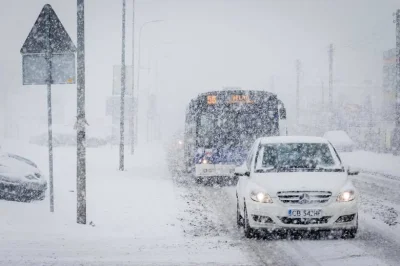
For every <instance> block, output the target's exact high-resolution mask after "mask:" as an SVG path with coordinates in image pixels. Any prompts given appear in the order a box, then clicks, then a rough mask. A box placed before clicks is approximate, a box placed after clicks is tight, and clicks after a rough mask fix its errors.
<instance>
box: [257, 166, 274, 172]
mask: <svg viewBox="0 0 400 266" xmlns="http://www.w3.org/2000/svg"><path fill="white" fill-rule="evenodd" d="M274 171H276V168H275V167H267V168H263V169H256V170H255V172H256V173H270V172H274Z"/></svg>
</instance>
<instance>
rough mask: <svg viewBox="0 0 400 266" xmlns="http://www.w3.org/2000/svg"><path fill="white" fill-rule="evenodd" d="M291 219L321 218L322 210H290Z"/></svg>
mask: <svg viewBox="0 0 400 266" xmlns="http://www.w3.org/2000/svg"><path fill="white" fill-rule="evenodd" d="M288 215H289V217H292V218H319V217H321V216H322V210H315V209H293V210H292V209H290V210H289V211H288Z"/></svg>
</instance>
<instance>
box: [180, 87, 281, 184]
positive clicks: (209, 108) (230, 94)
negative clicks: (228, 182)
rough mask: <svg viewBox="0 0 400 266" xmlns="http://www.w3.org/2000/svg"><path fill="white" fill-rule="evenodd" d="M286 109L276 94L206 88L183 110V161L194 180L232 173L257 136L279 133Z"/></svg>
mask: <svg viewBox="0 0 400 266" xmlns="http://www.w3.org/2000/svg"><path fill="white" fill-rule="evenodd" d="M284 119H286V109H285V107H284V105H283V103H282V101H280V100H279V99H278V97H277V95H276V94H273V93H270V92H267V91H259V90H242V89H234V90H222V91H210V92H206V93H202V94H200V95H198V96H197V97H196V98H194V99H192V100H191V101H190V103H189V105H188V107H187V109H186V119H185V131H184V163H185V169H187V173H188V174H189V175H192V176H194V178H195V179H196V181H197V182H198V183H200V182H202V181H205V179H208V180H209V181H212V180H213V178H217V177H218V178H221V177H222V178H223V179H225V178H229V177H233V176H234V171H235V168H236V167H237V166H239V165H241V164H242V163H243V162H244V160H245V158H246V156H247V152H248V150H249V148H250V146H251V145H252V144H253V142H254V141H255V140H256V139H257V138H259V137H266V136H278V135H280V127H279V122H280V120H284Z"/></svg>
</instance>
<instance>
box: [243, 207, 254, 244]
mask: <svg viewBox="0 0 400 266" xmlns="http://www.w3.org/2000/svg"><path fill="white" fill-rule="evenodd" d="M243 213H244V217H243V219H244V225H243V226H244V236H245V237H246V238H253V237H254V233H255V230H254V229H253V228H251V227H250V224H249V216H248V214H247V209H246V205H244V212H243Z"/></svg>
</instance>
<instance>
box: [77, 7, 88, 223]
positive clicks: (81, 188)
mask: <svg viewBox="0 0 400 266" xmlns="http://www.w3.org/2000/svg"><path fill="white" fill-rule="evenodd" d="M77 44H78V50H77V62H78V69H77V72H78V84H77V92H76V96H77V103H76V104H77V105H76V106H77V145H76V153H77V154H76V155H77V173H76V188H77V194H76V202H77V203H76V222H77V223H78V224H86V145H85V142H86V129H85V127H86V124H87V122H86V112H85V3H84V0H77Z"/></svg>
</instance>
